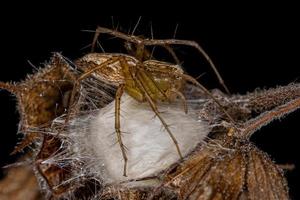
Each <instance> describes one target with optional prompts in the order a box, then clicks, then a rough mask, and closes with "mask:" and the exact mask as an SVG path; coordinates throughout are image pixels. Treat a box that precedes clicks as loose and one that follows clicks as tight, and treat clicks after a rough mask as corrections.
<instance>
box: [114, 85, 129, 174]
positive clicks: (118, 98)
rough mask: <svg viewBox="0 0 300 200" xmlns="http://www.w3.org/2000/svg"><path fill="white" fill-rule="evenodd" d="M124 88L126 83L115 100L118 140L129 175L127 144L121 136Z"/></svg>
mask: <svg viewBox="0 0 300 200" xmlns="http://www.w3.org/2000/svg"><path fill="white" fill-rule="evenodd" d="M124 88H125V85H124V84H121V85H120V86H119V87H118V89H117V92H116V100H115V131H116V134H117V140H118V143H119V145H120V148H121V152H122V156H123V159H124V169H123V176H127V174H126V171H127V161H128V158H127V155H126V151H125V145H124V143H123V140H122V136H121V129H120V103H121V96H122V94H123V93H124Z"/></svg>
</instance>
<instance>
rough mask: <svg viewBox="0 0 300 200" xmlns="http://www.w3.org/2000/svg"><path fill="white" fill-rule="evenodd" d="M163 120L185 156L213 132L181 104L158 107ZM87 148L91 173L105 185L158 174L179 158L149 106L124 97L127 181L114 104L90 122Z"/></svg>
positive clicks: (122, 101) (86, 137) (123, 127)
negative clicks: (95, 174)
mask: <svg viewBox="0 0 300 200" xmlns="http://www.w3.org/2000/svg"><path fill="white" fill-rule="evenodd" d="M158 109H159V111H160V112H161V116H162V117H163V119H164V120H165V121H166V122H167V124H168V125H169V128H170V130H171V132H172V133H173V135H174V136H175V138H176V140H177V141H178V143H179V147H180V150H181V153H182V154H183V156H185V155H187V154H188V153H189V152H190V151H192V150H193V149H194V148H195V147H196V146H197V145H198V144H199V143H201V142H202V141H203V139H204V138H205V137H206V136H207V134H208V133H209V131H210V128H209V126H208V124H207V123H206V122H203V121H199V120H198V118H197V115H196V111H195V110H192V109H191V108H190V110H189V112H188V114H185V112H184V111H183V109H182V106H179V105H178V104H159V105H158ZM89 126H90V127H89V128H88V130H89V131H88V132H87V133H86V136H85V142H83V143H82V145H85V147H84V148H87V149H89V151H90V152H93V155H91V156H93V160H96V162H95V161H94V162H93V165H92V166H91V167H92V168H94V169H90V170H92V171H94V172H95V171H99V173H101V177H102V179H103V181H104V182H105V183H112V182H114V183H116V182H121V181H125V180H131V179H139V178H143V177H148V176H152V175H155V174H157V173H159V172H160V171H162V170H164V169H166V168H167V167H168V166H170V165H171V164H173V163H175V162H177V161H178V160H179V159H180V157H179V155H178V152H177V151H176V146H175V144H174V143H173V141H172V139H171V137H170V136H169V134H168V132H167V131H166V130H165V128H164V127H163V125H162V123H161V121H160V120H159V118H158V117H156V116H155V113H154V112H153V111H152V109H151V107H150V106H149V104H148V103H147V102H145V103H140V102H137V101H136V100H134V99H133V98H131V97H130V96H128V95H126V94H124V95H123V96H122V98H121V131H122V139H123V142H124V145H125V146H126V152H127V157H128V167H127V177H124V176H123V167H124V160H123V157H122V153H121V149H120V146H119V143H118V142H117V135H116V133H115V102H114V101H113V102H111V103H110V104H109V105H107V106H106V107H104V108H102V109H100V110H99V113H98V114H97V115H96V117H93V119H92V120H91V121H90V122H89Z"/></svg>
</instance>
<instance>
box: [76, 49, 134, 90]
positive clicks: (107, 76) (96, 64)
mask: <svg viewBox="0 0 300 200" xmlns="http://www.w3.org/2000/svg"><path fill="white" fill-rule="evenodd" d="M121 58H122V59H124V60H125V61H126V64H127V65H128V66H129V67H130V68H132V67H135V66H136V64H137V62H138V61H137V60H136V59H135V58H134V57H131V56H128V55H125V54H116V53H90V54H87V55H85V56H83V57H82V58H80V59H78V60H77V61H76V65H77V66H78V67H79V68H80V69H82V70H83V71H84V72H88V71H90V70H92V69H95V68H98V69H97V70H95V71H94V72H93V73H92V75H93V76H94V77H96V78H99V79H101V80H102V81H104V82H107V83H108V84H113V85H116V86H118V85H120V84H123V83H124V82H125V77H124V73H123V66H122V65H121V62H120V60H121ZM110 60H115V61H114V62H112V63H110V64H105V63H106V62H109V61H110ZM101 65H102V66H101Z"/></svg>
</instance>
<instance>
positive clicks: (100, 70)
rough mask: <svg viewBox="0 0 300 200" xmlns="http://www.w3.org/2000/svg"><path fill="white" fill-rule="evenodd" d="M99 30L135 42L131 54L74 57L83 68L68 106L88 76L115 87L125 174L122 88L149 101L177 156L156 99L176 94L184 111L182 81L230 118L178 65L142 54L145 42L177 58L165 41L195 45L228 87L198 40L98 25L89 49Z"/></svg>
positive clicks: (116, 112)
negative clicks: (152, 35)
mask: <svg viewBox="0 0 300 200" xmlns="http://www.w3.org/2000/svg"><path fill="white" fill-rule="evenodd" d="M101 33H106V34H110V35H112V36H115V37H118V38H121V39H123V40H125V41H126V42H127V44H133V45H135V50H136V53H135V56H130V55H127V54H120V53H90V54H87V55H85V56H83V57H82V58H81V59H79V60H77V61H76V63H75V64H76V65H77V67H78V68H79V69H81V70H82V71H83V73H82V75H81V76H80V77H79V78H77V79H76V80H75V84H74V87H73V91H72V93H71V97H70V105H71V107H72V106H74V105H73V103H74V100H75V95H76V91H77V89H78V87H79V85H80V82H81V81H82V80H84V79H86V78H88V77H89V76H94V77H96V78H100V79H101V80H103V81H105V82H107V83H108V84H112V85H114V86H116V87H117V91H116V94H115V133H116V136H117V142H118V143H119V145H120V149H121V152H122V157H123V159H124V169H123V175H124V176H126V168H127V161H128V157H127V155H126V147H125V144H124V143H123V140H122V134H121V133H122V132H121V127H120V101H121V97H122V94H123V93H124V92H126V93H127V94H129V95H130V96H131V97H132V98H134V99H135V100H137V101H139V102H148V103H149V106H150V107H151V109H152V110H153V112H154V113H155V116H157V117H158V118H159V120H160V121H161V123H162V125H163V127H164V128H165V130H166V132H167V133H168V134H169V136H170V138H171V139H172V141H173V143H174V144H175V146H176V150H177V152H178V155H179V157H180V158H183V156H182V153H181V151H180V148H179V145H178V142H177V140H176V138H175V137H174V135H173V134H172V132H171V131H170V128H169V126H168V124H167V123H166V121H165V120H164V119H163V118H162V117H161V115H160V111H159V110H158V107H157V102H165V101H168V102H173V101H174V100H175V99H177V98H180V99H181V101H182V103H183V108H184V111H185V112H186V113H187V105H186V99H185V96H184V95H183V93H182V92H181V91H182V89H183V87H184V84H185V82H186V81H188V82H191V83H192V84H195V85H197V86H199V87H200V88H201V89H202V90H203V91H204V92H205V93H206V94H207V95H209V96H210V97H211V98H213V99H214V101H215V102H216V103H217V104H218V105H219V107H220V108H221V109H222V111H224V113H225V115H227V117H228V118H229V119H230V120H231V121H233V120H232V118H231V117H230V115H229V114H228V113H227V112H226V111H225V110H224V108H223V107H222V105H221V104H220V103H219V102H218V101H217V100H216V99H215V98H214V97H213V96H212V95H211V94H210V92H209V91H208V90H207V89H206V88H205V87H204V86H202V85H201V84H200V83H198V82H197V81H196V80H195V79H194V78H193V77H191V76H189V75H187V74H185V73H184V71H183V70H182V69H181V67H180V66H179V65H177V64H170V63H167V62H162V61H158V60H147V58H149V56H144V55H145V52H146V51H147V50H146V49H145V46H149V45H154V46H155V45H158V46H163V47H165V48H166V49H167V50H168V51H169V52H170V53H171V54H172V56H173V57H174V59H175V60H178V59H177V57H176V55H175V53H174V52H173V50H172V49H171V48H170V47H169V45H175V44H177V45H187V46H192V47H194V48H196V49H197V50H198V51H199V52H200V53H201V54H202V55H204V57H205V58H206V59H207V61H208V62H209V63H210V64H211V66H212V69H213V70H214V71H215V73H216V75H217V77H218V79H219V81H220V83H221V84H222V85H223V86H224V88H225V90H226V91H228V89H227V87H226V86H225V84H224V82H223V80H222V78H221V76H220V74H219V72H218V71H217V69H216V67H215V66H214V64H213V62H212V61H211V59H210V58H209V57H208V55H207V54H206V53H205V52H204V50H203V49H202V48H201V47H200V46H199V44H197V43H196V42H194V41H188V40H175V39H171V40H155V39H142V38H140V37H137V36H133V35H131V36H130V35H127V34H125V33H121V32H119V31H116V30H111V29H108V28H103V27H98V28H97V29H96V31H95V36H94V40H93V44H92V51H93V50H94V48H95V44H96V43H97V39H98V37H99V35H100V34H101ZM145 57H146V59H145ZM70 110H72V109H69V112H68V114H67V117H66V121H65V122H68V120H69V118H70V112H71V111H70Z"/></svg>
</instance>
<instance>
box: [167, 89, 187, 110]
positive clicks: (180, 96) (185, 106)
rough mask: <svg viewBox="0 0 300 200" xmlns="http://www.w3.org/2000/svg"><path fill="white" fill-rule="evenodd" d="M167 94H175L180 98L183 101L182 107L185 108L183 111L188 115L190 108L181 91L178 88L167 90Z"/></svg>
mask: <svg viewBox="0 0 300 200" xmlns="http://www.w3.org/2000/svg"><path fill="white" fill-rule="evenodd" d="M166 93H169V94H170V93H175V94H176V95H177V97H179V98H180V99H181V101H182V106H183V110H184V112H185V114H187V113H188V106H187V103H186V98H185V96H184V95H183V94H182V93H181V92H180V91H178V90H177V89H176V88H171V89H169V90H167V92H166ZM167 96H168V95H167Z"/></svg>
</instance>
